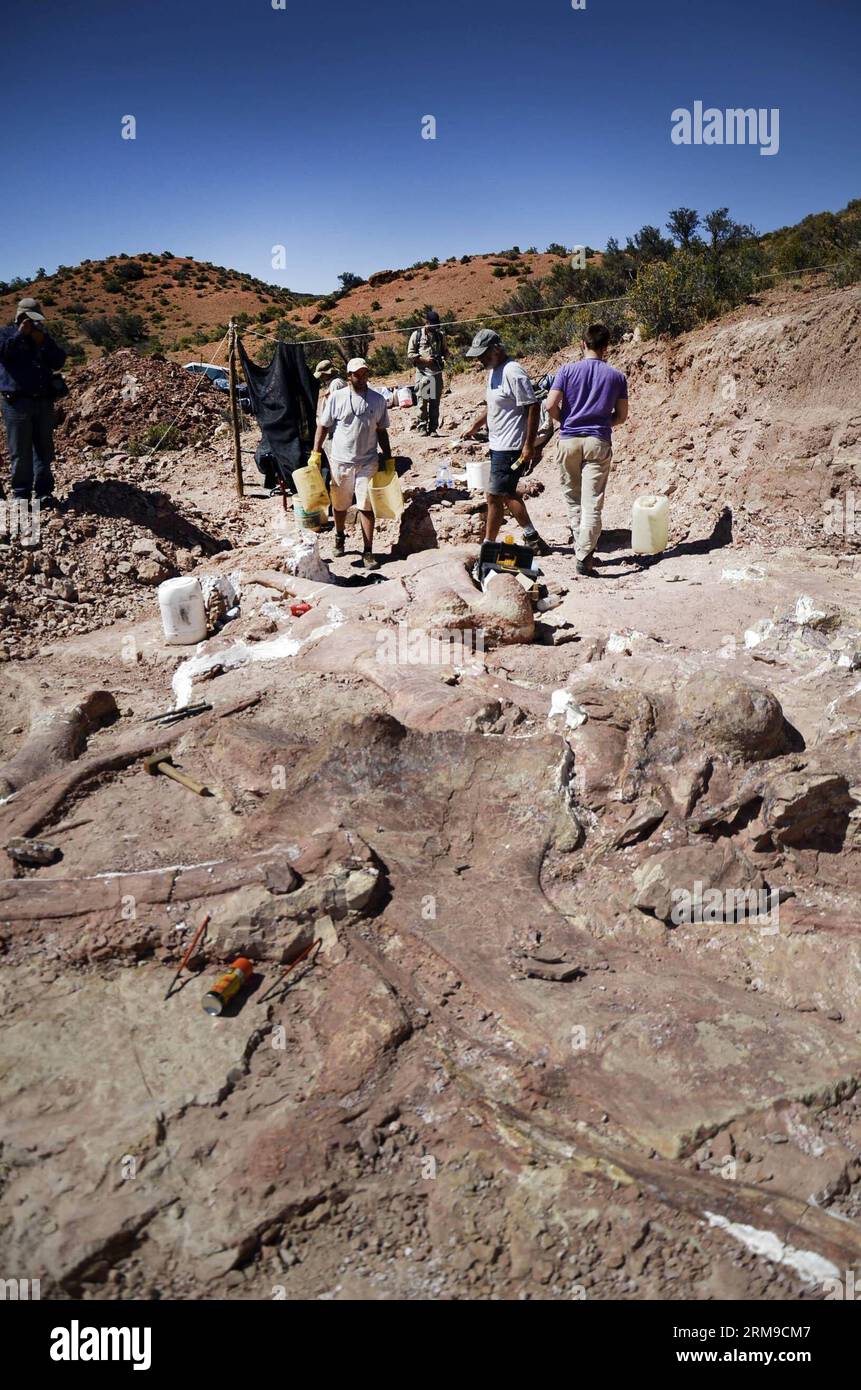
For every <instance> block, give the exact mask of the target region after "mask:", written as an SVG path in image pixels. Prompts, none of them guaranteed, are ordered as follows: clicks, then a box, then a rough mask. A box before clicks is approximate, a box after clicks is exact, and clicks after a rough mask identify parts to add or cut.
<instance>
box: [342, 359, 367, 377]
mask: <svg viewBox="0 0 861 1390" xmlns="http://www.w3.org/2000/svg"><path fill="white" fill-rule="evenodd" d="M363 367H365V368H366V369H367V370H368V371H370V370H371V369H370V367H369V366H368V364H367V362H366V361H365V359H364V357H351V358H350V360H349V362H348V363H347V375H348V376H349V375H350V373H351V372H360V371H361V370H362V368H363Z"/></svg>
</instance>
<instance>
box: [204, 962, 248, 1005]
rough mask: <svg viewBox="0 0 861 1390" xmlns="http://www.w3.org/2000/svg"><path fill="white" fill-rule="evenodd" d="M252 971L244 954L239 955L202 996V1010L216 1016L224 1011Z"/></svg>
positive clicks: (246, 981)
mask: <svg viewBox="0 0 861 1390" xmlns="http://www.w3.org/2000/svg"><path fill="white" fill-rule="evenodd" d="M253 973H254V966H253V965H252V963H251V961H250V960H246V958H245V956H239V957H237V959H236V960H235V961H234V962H233V964H232V965H230V966H228V968H227V969H226V970H225V972H224V974H223V975H220V976H219V977H218V979H217V980H216V981H215V984H214V985H213V986H212V989H211V990H210V991H209V993H208V994H204V996H203V1012H204V1013H205V1014H213V1015H215V1016H217V1015H218V1014H220V1013H223V1012H224V1007H225V1005H226V1004H228V1003H229V1002H230V1000H231V999H233V998H234V996H235V995H237V994H238V993H239V991H240V990H241V989H242V987H243V985H246V984H247V983H248V981H249V980H250V979H251V976H252V974H253Z"/></svg>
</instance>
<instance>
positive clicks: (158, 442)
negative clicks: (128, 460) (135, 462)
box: [129, 421, 182, 458]
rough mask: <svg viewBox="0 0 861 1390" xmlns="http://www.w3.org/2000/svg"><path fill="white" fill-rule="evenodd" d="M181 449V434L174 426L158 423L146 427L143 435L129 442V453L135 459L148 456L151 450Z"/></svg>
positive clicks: (165, 422)
mask: <svg viewBox="0 0 861 1390" xmlns="http://www.w3.org/2000/svg"><path fill="white" fill-rule="evenodd" d="M181 447H182V433H181V431H180V430H179V429H178V427H177V426H176V425H171V424H168V422H167V421H163V422H162V421H159V422H158V423H156V424H154V425H148V426H147V428H146V429H145V430H144V432H143V434H139V435H136V436H135V438H134V439H131V440H129V453H130V454H132V455H133V456H134V457H136V458H140V456H141V454H148V453H150V451H151V450H153V449H179V448H181Z"/></svg>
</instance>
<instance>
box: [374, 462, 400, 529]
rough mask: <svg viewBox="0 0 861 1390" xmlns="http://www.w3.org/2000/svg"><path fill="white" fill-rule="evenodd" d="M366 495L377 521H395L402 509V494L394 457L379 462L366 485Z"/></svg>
mask: <svg viewBox="0 0 861 1390" xmlns="http://www.w3.org/2000/svg"><path fill="white" fill-rule="evenodd" d="M368 497H369V498H370V502H371V507H372V509H373V512H374V516H375V517H376V518H377V521H397V519H398V517H399V516H400V515H401V512H402V511H403V509H404V494H403V493H402V491H401V480H400V478H399V477H398V474H397V469H396V468H395V461H394V459H388V460H387V461H386V462H385V463H382V464H380V467H379V468H378V469H377V471H376V473H375V474H374V476H373V478H371V481H370V484H369V486H368Z"/></svg>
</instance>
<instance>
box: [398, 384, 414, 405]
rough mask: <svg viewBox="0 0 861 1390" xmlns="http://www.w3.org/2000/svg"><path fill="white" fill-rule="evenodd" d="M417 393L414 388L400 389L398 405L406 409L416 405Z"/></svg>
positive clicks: (401, 387) (403, 387)
mask: <svg viewBox="0 0 861 1390" xmlns="http://www.w3.org/2000/svg"><path fill="white" fill-rule="evenodd" d="M415 403H416V401H415V391H414V390H413V388H412V386H399V387H398V405H399V406H402V407H404V408H406V407H409V406H413V405H415Z"/></svg>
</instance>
